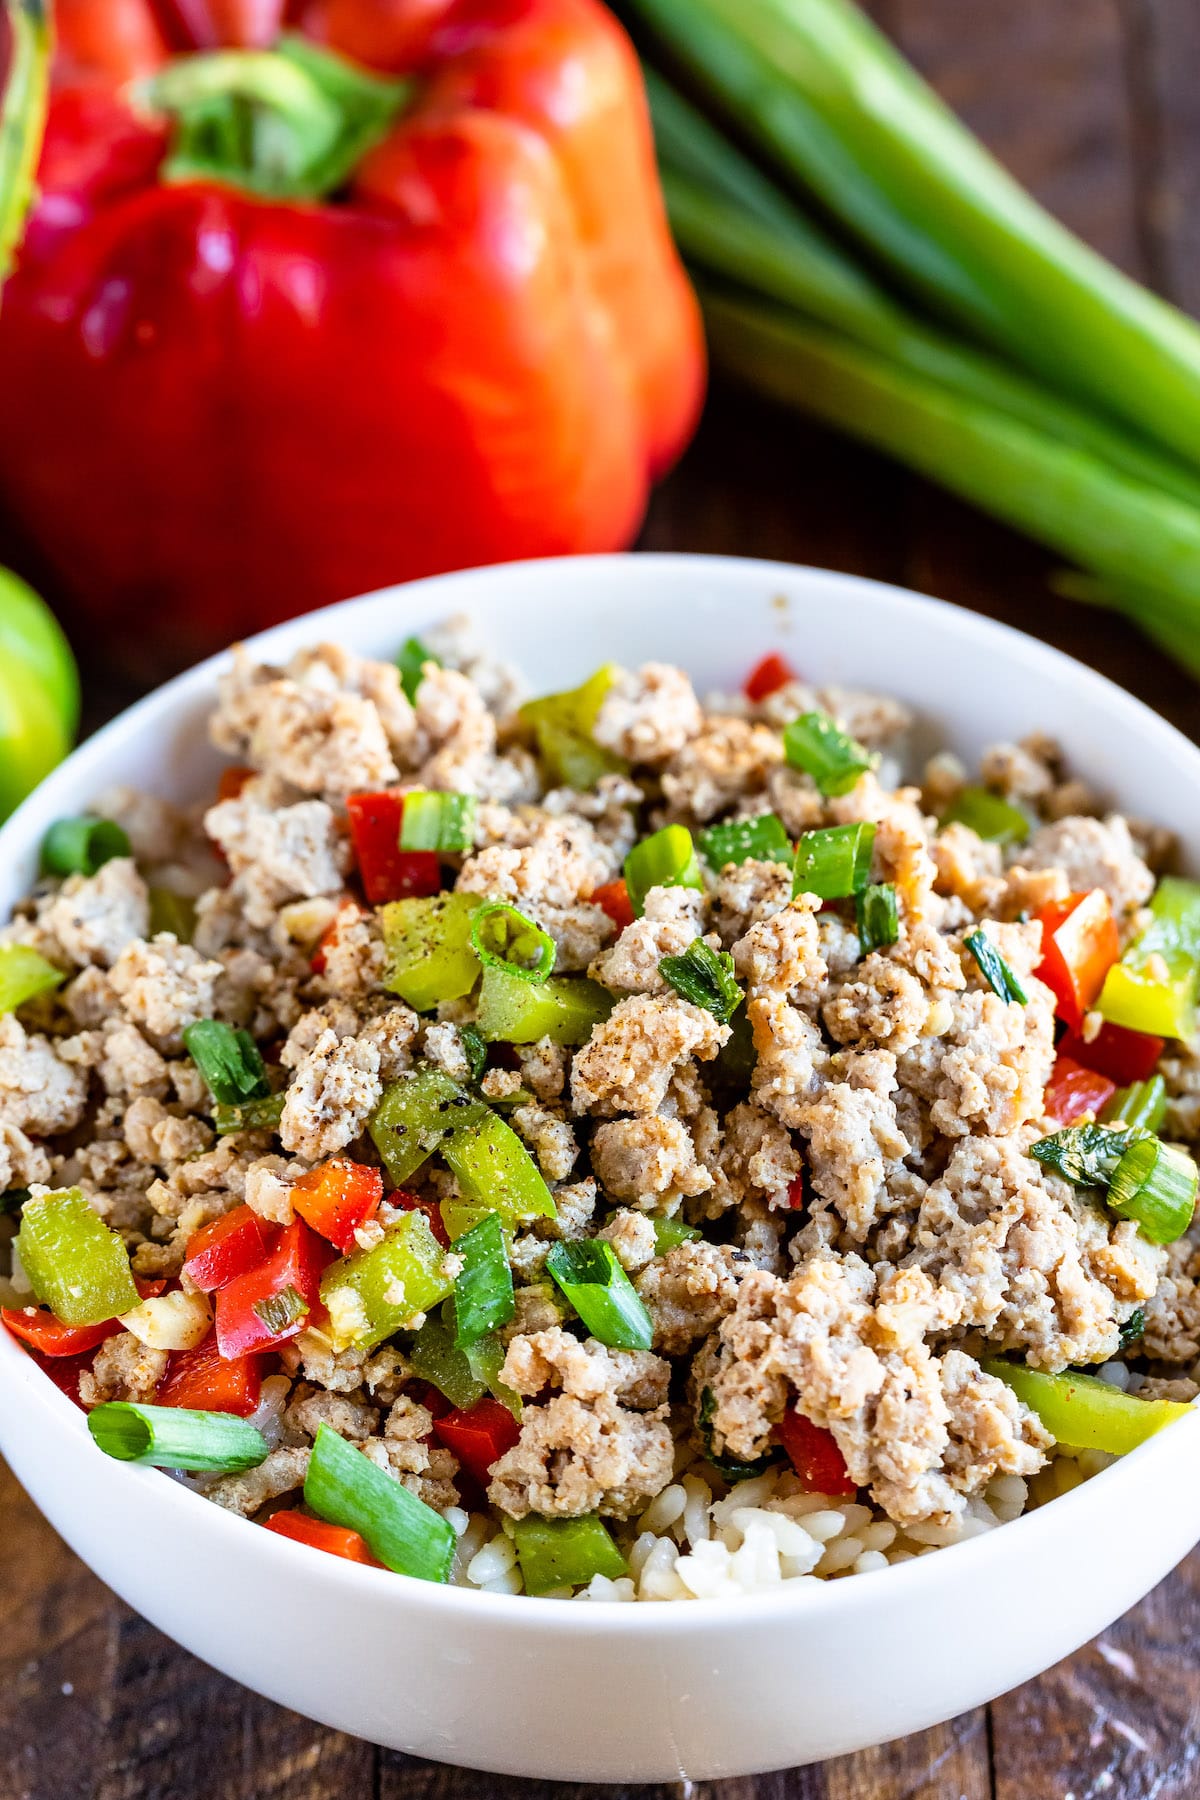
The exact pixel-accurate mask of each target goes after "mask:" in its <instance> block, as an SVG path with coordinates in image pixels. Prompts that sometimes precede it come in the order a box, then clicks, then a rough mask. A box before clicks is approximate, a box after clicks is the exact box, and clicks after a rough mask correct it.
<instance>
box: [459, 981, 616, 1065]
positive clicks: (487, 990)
mask: <svg viewBox="0 0 1200 1800" xmlns="http://www.w3.org/2000/svg"><path fill="white" fill-rule="evenodd" d="M612 1009H613V997H612V995H611V994H610V993H608V992H606V990H605V989H604V988H602V987H601V986H600V985H599V984H598V983H597V982H595V981H589V980H588V979H587V977H586V976H585V975H551V976H550V978H549V980H548V981H543V982H541V983H540V984H539V985H538V986H537V987H534V986H532V985H531V984H530V983H529V982H528V981H522V980H521V978H520V976H519V975H509V974H507V973H506V972H505V970H503V969H497V968H491V967H489V968H486V969H485V970H484V971H483V981H482V982H481V984H480V988H479V1016H478V1019H477V1021H476V1023H477V1025H478V1027H479V1030H480V1032H481V1033H482V1035H483V1036H484V1037H485V1038H486V1039H487V1041H488V1043H490V1044H497V1043H499V1044H536V1043H537V1041H538V1039H539V1038H544V1037H548V1038H549V1039H550V1041H551V1042H552V1043H555V1044H569V1045H572V1046H575V1045H579V1044H586V1043H587V1041H588V1039H589V1038H590V1037H591V1035H592V1029H593V1027H594V1026H596V1025H598V1024H599V1023H600V1021H601V1020H602V1019H607V1017H608V1015H609V1013H610V1012H611V1011H612Z"/></svg>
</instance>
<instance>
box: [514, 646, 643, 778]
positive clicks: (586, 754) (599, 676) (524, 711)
mask: <svg viewBox="0 0 1200 1800" xmlns="http://www.w3.org/2000/svg"><path fill="white" fill-rule="evenodd" d="M617 674H618V670H617V667H616V664H615V663H605V664H604V666H603V667H602V668H599V669H597V670H596V672H595V674H594V675H589V677H588V679H587V680H586V681H585V682H584V683H583V684H582V686H580V687H577V688H570V689H568V690H567V691H566V692H565V693H561V694H544V695H543V696H542V698H541V699H540V700H528V701H526V703H525V705H524V706H523V707H522V708H521V710H520V714H519V717H520V719H521V722H522V724H523V725H525V726H527V727H528V729H530V730H531V731H532V732H533V734H534V736H535V738H536V739H537V746H538V754H539V756H540V757H541V759H542V763H543V765H544V767H545V771H546V776H547V779H548V780H550V781H551V782H558V783H562V784H564V785H565V786H567V787H571V788H578V789H586V788H590V787H594V786H595V784H596V782H597V781H599V779H600V777H601V776H602V775H614V774H622V773H626V772H627V771H628V769H629V764H628V763H627V762H626V761H625V760H624V758H623V757H620V756H616V755H614V754H613V752H612V751H611V750H606V749H604V747H603V746H602V745H600V744H597V743H596V741H595V739H594V738H593V737H592V732H593V731H594V729H595V726H596V720H597V718H598V717H599V715H600V708H601V707H602V706H603V704H604V699H605V695H606V694H607V693H608V690H609V688H610V687H611V686H612V684H613V682H614V681H615V680H616V677H617Z"/></svg>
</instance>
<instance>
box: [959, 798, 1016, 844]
mask: <svg viewBox="0 0 1200 1800" xmlns="http://www.w3.org/2000/svg"><path fill="white" fill-rule="evenodd" d="M941 822H942V825H943V826H946V825H965V826H966V827H967V828H968V830H970V831H973V832H974V833H975V835H976V837H980V838H982V839H983V841H984V843H986V844H1023V843H1024V842H1025V839H1026V838H1027V837H1028V836H1029V815H1028V814H1027V813H1023V812H1022V811H1021V809H1020V807H1019V806H1013V804H1012V803H1011V801H1008V800H1005V799H1004V798H1003V797H1002V796H1001V795H1000V794H993V793H992V791H991V789H990V788H985V787H965V788H963V789H962V791H961V793H960V794H959V795H958V796H957V798H956V799H955V800H953V801H952V802H951V804H950V806H949V807H948V808H947V810H946V811H945V812H944V813H943V814H942V820H941Z"/></svg>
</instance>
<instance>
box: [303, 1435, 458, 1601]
mask: <svg viewBox="0 0 1200 1800" xmlns="http://www.w3.org/2000/svg"><path fill="white" fill-rule="evenodd" d="M304 1499H305V1503H306V1504H307V1505H308V1506H311V1508H312V1510H313V1511H314V1512H315V1513H316V1515H317V1517H318V1518H319V1519H325V1520H326V1521H327V1522H328V1523H329V1524H330V1525H343V1526H345V1528H346V1529H347V1530H348V1531H357V1532H358V1534H359V1536H360V1537H363V1538H365V1539H366V1541H367V1545H368V1547H369V1549H370V1550H371V1552H372V1554H373V1555H374V1556H375V1557H376V1558H377V1559H378V1560H379V1561H380V1562H381V1563H384V1564H386V1566H387V1567H388V1568H389V1569H395V1571H396V1573H397V1574H398V1575H415V1576H417V1577H418V1579H419V1580H422V1581H448V1580H449V1578H450V1565H451V1563H452V1562H453V1560H454V1545H455V1542H456V1539H455V1536H454V1530H453V1527H452V1526H451V1525H450V1524H449V1522H448V1521H447V1520H446V1519H443V1518H442V1516H441V1514H440V1513H436V1512H434V1510H433V1508H432V1506H426V1504H425V1502H424V1501H423V1500H418V1499H417V1496H416V1495H415V1494H410V1493H409V1491H408V1489H407V1488H406V1487H402V1486H401V1485H400V1483H399V1482H398V1481H396V1480H394V1479H393V1477H392V1476H391V1475H385V1474H384V1472H383V1470H382V1469H377V1468H376V1467H375V1464H374V1463H373V1462H369V1461H368V1460H367V1458H366V1457H365V1456H364V1455H363V1454H362V1451H361V1450H356V1449H354V1447H353V1446H352V1445H350V1444H348V1443H347V1442H346V1441H345V1439H344V1438H341V1437H339V1436H338V1434H337V1432H336V1431H335V1430H334V1429H333V1427H332V1426H331V1425H327V1424H326V1423H325V1421H324V1420H322V1421H321V1423H320V1425H319V1426H318V1427H317V1436H316V1440H315V1442H314V1444H313V1448H312V1455H311V1456H310V1458H309V1462H308V1473H307V1475H306V1476H305V1477H304Z"/></svg>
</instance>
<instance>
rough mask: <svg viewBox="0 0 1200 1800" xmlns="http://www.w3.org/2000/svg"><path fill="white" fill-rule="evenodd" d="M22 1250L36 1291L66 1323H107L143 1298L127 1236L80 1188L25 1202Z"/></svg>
mask: <svg viewBox="0 0 1200 1800" xmlns="http://www.w3.org/2000/svg"><path fill="white" fill-rule="evenodd" d="M17 1254H18V1256H19V1257H20V1259H21V1267H22V1268H23V1269H24V1271H25V1273H26V1275H27V1276H28V1277H29V1281H30V1285H31V1286H32V1288H33V1291H34V1293H35V1294H36V1295H37V1297H38V1299H39V1300H40V1301H41V1302H42V1304H43V1305H44V1306H48V1307H49V1308H50V1311H51V1312H52V1313H53V1314H54V1316H55V1318H56V1319H61V1320H62V1322H63V1324H64V1325H102V1324H103V1323H104V1322H105V1320H106V1319H116V1318H119V1317H120V1316H121V1314H122V1313H127V1312H132V1310H133V1308H134V1307H135V1306H137V1305H138V1304H139V1303H140V1301H141V1295H140V1294H139V1293H138V1291H137V1287H136V1286H135V1284H134V1279H133V1275H132V1273H131V1271H130V1268H129V1252H128V1250H127V1249H126V1248H125V1245H124V1242H123V1241H122V1239H121V1238H120V1237H119V1236H118V1234H117V1233H116V1232H115V1231H112V1230H110V1229H109V1227H108V1226H107V1225H106V1224H105V1223H104V1221H103V1219H101V1218H99V1217H98V1216H97V1215H96V1214H95V1213H94V1212H93V1211H92V1209H91V1207H90V1206H89V1205H88V1203H87V1201H86V1200H85V1199H84V1197H83V1195H82V1194H81V1193H80V1191H79V1189H78V1188H64V1189H62V1190H61V1191H60V1192H58V1193H55V1194H45V1195H43V1196H40V1197H39V1198H37V1199H35V1200H27V1201H26V1202H25V1206H24V1209H23V1211H22V1213H21V1229H20V1231H19V1232H18V1233H17Z"/></svg>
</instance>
